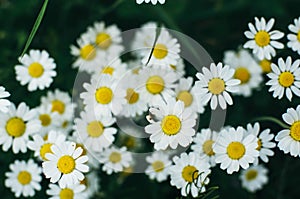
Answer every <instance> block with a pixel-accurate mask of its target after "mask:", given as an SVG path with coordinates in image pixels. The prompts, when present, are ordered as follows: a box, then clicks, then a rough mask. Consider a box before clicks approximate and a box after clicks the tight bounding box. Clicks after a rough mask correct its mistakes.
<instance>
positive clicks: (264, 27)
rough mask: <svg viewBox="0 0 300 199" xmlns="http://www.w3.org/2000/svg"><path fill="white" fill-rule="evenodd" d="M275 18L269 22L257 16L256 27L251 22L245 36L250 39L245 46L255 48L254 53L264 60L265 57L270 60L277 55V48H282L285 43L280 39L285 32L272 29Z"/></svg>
mask: <svg viewBox="0 0 300 199" xmlns="http://www.w3.org/2000/svg"><path fill="white" fill-rule="evenodd" d="M274 22H275V20H274V19H273V18H272V19H270V20H269V21H268V22H266V20H265V19H264V18H263V17H261V19H260V20H259V19H258V18H257V17H255V27H254V25H253V24H252V23H249V24H248V26H249V29H250V31H246V32H245V36H246V37H247V38H248V39H250V41H247V42H246V43H245V44H244V48H250V49H253V54H255V55H257V57H258V58H259V59H260V60H262V59H264V58H266V59H268V60H270V59H271V58H272V57H274V56H275V55H276V52H275V49H274V48H277V49H282V48H284V45H283V44H282V43H280V42H278V41H275V40H278V39H281V38H282V37H283V36H284V33H282V32H280V31H278V30H273V31H271V29H272V27H273V25H274Z"/></svg>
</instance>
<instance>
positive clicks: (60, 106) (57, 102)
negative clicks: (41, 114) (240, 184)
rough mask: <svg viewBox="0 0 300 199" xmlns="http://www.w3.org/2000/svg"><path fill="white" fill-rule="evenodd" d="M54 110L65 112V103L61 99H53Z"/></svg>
mask: <svg viewBox="0 0 300 199" xmlns="http://www.w3.org/2000/svg"><path fill="white" fill-rule="evenodd" d="M51 111H52V112H55V111H56V112H58V113H59V114H63V113H64V112H65V103H63V102H62V101H60V100H53V101H52V109H51Z"/></svg>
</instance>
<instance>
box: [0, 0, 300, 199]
mask: <svg viewBox="0 0 300 199" xmlns="http://www.w3.org/2000/svg"><path fill="white" fill-rule="evenodd" d="M42 3H43V1H37V0H26V1H21V0H0V19H1V20H0V46H1V47H0V77H1V78H0V85H4V86H5V87H6V89H7V90H8V91H9V92H10V93H11V94H12V95H11V97H10V99H11V100H12V101H13V102H15V103H16V104H19V103H20V102H21V101H25V102H26V103H27V104H28V105H29V106H31V107H35V106H37V105H38V104H39V100H40V97H41V96H42V95H45V93H46V91H38V92H33V93H29V92H28V91H27V89H26V87H24V86H20V84H19V82H17V81H16V79H15V72H14V66H15V65H16V64H18V61H17V58H18V57H19V56H20V54H21V52H22V50H23V47H24V45H25V42H26V40H27V37H28V35H29V33H30V31H31V28H32V26H33V24H34V21H35V19H36V17H37V15H38V12H39V10H40V8H41V6H42ZM299 7H300V1H299V0H167V3H166V4H165V5H157V6H152V5H151V4H149V5H148V4H142V5H137V4H136V3H135V0H130V1H129V0H127V1H125V0H113V1H112V0H103V1H99V0H89V1H86V0H72V1H58V0H56V1H55V0H51V1H49V5H48V8H47V10H46V13H45V16H44V19H43V21H42V23H41V26H40V28H39V30H38V31H37V34H36V36H35V38H34V39H33V42H32V44H31V48H32V49H45V50H47V51H48V52H49V53H50V55H51V56H52V57H54V58H55V61H56V63H57V72H58V76H57V77H56V78H55V81H54V83H53V84H52V85H51V88H50V90H53V89H54V88H60V89H62V90H65V91H69V92H71V89H72V87H73V83H74V79H75V77H76V70H74V69H72V68H71V64H72V62H73V60H74V58H72V56H71V55H70V45H71V44H74V43H75V41H76V38H78V37H79V35H80V34H81V33H82V32H84V31H85V30H86V28H87V26H89V25H92V23H93V22H95V21H100V20H103V21H105V22H106V24H117V25H118V26H119V27H120V28H121V29H122V30H128V29H131V28H137V27H140V26H141V25H142V24H143V23H145V22H148V21H157V22H161V23H163V24H165V25H166V27H168V28H170V29H175V30H179V31H181V32H182V33H184V34H186V35H189V36H190V37H192V38H193V39H195V40H196V41H197V42H199V43H200V44H201V45H202V46H203V47H204V48H205V49H206V50H207V51H208V52H209V54H210V55H211V56H212V58H213V59H214V60H215V61H216V62H218V61H221V60H222V57H223V53H224V51H225V50H229V49H237V48H238V47H239V46H240V45H242V44H243V43H244V42H245V41H246V38H245V37H244V34H243V32H244V31H245V30H247V24H248V22H251V21H253V20H254V17H255V16H258V17H260V16H263V17H266V18H267V19H269V18H271V17H274V18H275V19H276V23H275V28H276V29H279V30H281V31H283V32H285V33H288V28H287V26H288V24H290V23H292V21H293V19H294V18H296V17H299ZM283 42H284V43H286V38H284V39H283ZM278 55H279V56H283V57H286V56H287V55H291V56H293V57H294V58H295V57H299V55H296V54H295V53H293V52H292V51H290V50H289V49H284V50H281V51H279V52H278ZM188 67H191V66H188ZM188 70H189V69H188ZM189 71H190V74H191V72H194V71H193V70H189ZM267 89H268V88H267V87H266V86H262V88H261V90H259V91H256V92H254V94H253V96H252V97H251V98H243V97H235V98H234V102H235V105H234V106H232V107H230V108H229V109H228V110H227V117H226V125H233V126H237V125H244V126H245V124H246V123H248V122H254V121H255V118H256V117H260V116H274V117H276V118H278V119H281V115H282V113H284V112H285V111H286V109H287V108H289V107H296V105H297V104H299V102H300V100H299V99H296V97H294V99H293V101H292V103H291V102H289V101H288V100H286V99H282V100H280V101H279V100H277V99H273V97H272V96H271V93H268V91H267ZM209 114H210V113H209V110H207V111H206V113H205V115H204V117H203V120H202V122H201V125H200V126H201V127H207V124H208V121H209ZM262 127H263V128H271V130H272V132H273V133H274V134H276V133H277V132H278V131H279V130H280V129H281V128H280V127H279V126H278V125H277V124H274V123H270V122H263V123H262ZM0 153H1V155H0V179H1V180H0V193H1V197H2V198H7V199H9V198H13V194H12V193H11V192H10V190H9V189H7V188H5V187H4V173H5V172H6V171H7V170H8V165H9V164H10V163H11V162H13V161H14V159H16V158H18V159H26V158H28V157H29V154H24V155H22V154H20V155H19V154H18V155H13V154H12V152H11V151H9V152H7V153H4V152H2V151H1V152H0ZM275 153H276V155H275V157H272V158H271V161H270V162H269V163H268V164H267V167H268V168H269V183H268V184H267V185H266V186H265V187H264V189H263V190H262V191H259V192H257V193H256V194H249V193H248V192H246V191H245V190H244V189H242V188H241V183H240V181H239V179H238V174H236V173H235V174H233V175H231V176H229V175H227V174H226V172H225V171H221V170H220V169H219V168H214V169H213V172H212V176H211V184H210V186H219V187H220V189H219V190H218V192H219V194H220V198H231V199H234V198H239V199H240V198H245V199H247V198H249V199H255V198H276V199H283V198H284V199H294V198H299V194H300V191H299V189H297V188H296V186H297V185H298V184H299V183H300V178H299V176H300V170H299V167H300V161H299V158H292V157H291V156H289V155H283V152H282V151H279V150H278V149H276V150H275ZM101 176H103V177H102V178H101V192H100V193H99V195H97V196H98V198H122V199H127V198H128V199H129V198H130V199H134V198H141V197H142V198H145V199H146V198H149V199H150V198H151V199H153V198H176V197H177V196H179V194H180V191H179V190H176V188H175V187H171V186H170V185H169V182H168V181H167V182H164V183H157V182H154V181H151V180H149V179H148V177H147V176H145V175H144V174H132V175H129V176H127V177H125V176H123V177H120V176H119V175H117V174H114V175H112V176H107V175H105V174H103V175H101ZM121 181H122V182H123V183H121V184H120V182H121ZM43 186H44V191H41V192H38V193H37V195H36V196H35V197H34V198H46V195H45V189H46V188H47V182H46V181H44V182H43Z"/></svg>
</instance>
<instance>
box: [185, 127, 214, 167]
mask: <svg viewBox="0 0 300 199" xmlns="http://www.w3.org/2000/svg"><path fill="white" fill-rule="evenodd" d="M217 139H218V133H217V132H215V131H212V130H211V129H202V130H201V132H199V133H196V137H195V138H194V141H193V142H194V144H193V145H192V146H191V149H192V150H193V151H194V152H195V153H197V154H200V155H201V156H203V155H204V156H207V158H208V159H209V164H210V166H211V167H214V166H215V165H216V162H215V152H214V150H213V145H214V143H215V142H216V140H217Z"/></svg>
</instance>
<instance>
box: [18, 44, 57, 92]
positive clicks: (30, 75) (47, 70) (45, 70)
mask: <svg viewBox="0 0 300 199" xmlns="http://www.w3.org/2000/svg"><path fill="white" fill-rule="evenodd" d="M20 63H21V64H22V65H16V66H15V70H16V79H17V80H18V81H19V82H20V83H21V85H25V84H28V87H27V88H28V91H35V90H36V89H37V88H38V89H40V90H44V89H45V88H48V87H49V86H50V84H51V83H52V82H53V77H55V76H56V71H55V68H56V64H55V63H54V59H53V58H51V57H49V54H48V53H47V52H46V51H45V50H43V51H39V50H30V51H29V55H28V54H25V55H24V56H23V57H22V58H21V59H20Z"/></svg>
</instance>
